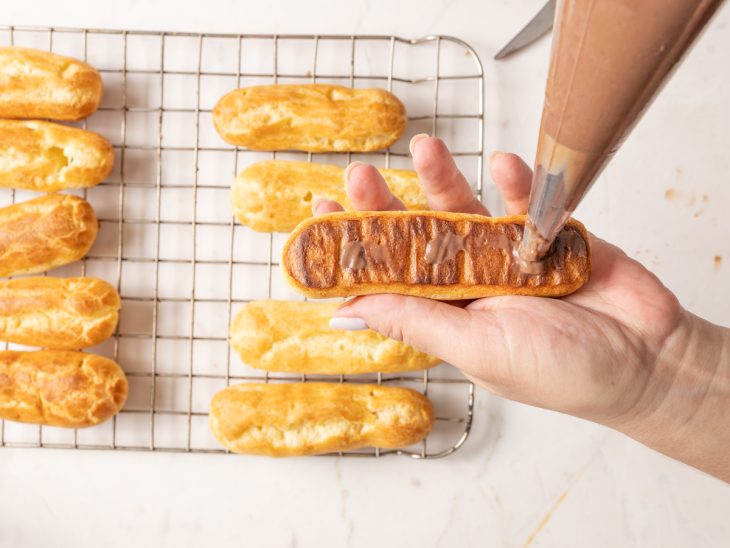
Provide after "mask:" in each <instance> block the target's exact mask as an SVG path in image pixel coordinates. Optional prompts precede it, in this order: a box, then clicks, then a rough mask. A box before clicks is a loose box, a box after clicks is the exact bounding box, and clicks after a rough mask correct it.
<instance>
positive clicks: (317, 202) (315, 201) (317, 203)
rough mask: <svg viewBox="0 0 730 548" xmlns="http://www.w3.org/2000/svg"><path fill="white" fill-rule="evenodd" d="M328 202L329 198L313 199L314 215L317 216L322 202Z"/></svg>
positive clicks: (318, 197) (316, 197) (319, 197)
mask: <svg viewBox="0 0 730 548" xmlns="http://www.w3.org/2000/svg"><path fill="white" fill-rule="evenodd" d="M328 200H329V198H328V197H327V196H315V197H314V198H313V199H312V213H314V214H315V215H316V214H317V208H318V207H319V204H321V203H322V202H326V201H328Z"/></svg>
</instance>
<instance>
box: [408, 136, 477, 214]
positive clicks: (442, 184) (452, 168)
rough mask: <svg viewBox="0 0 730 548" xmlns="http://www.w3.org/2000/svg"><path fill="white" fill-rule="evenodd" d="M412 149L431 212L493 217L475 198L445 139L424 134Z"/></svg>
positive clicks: (413, 141)
mask: <svg viewBox="0 0 730 548" xmlns="http://www.w3.org/2000/svg"><path fill="white" fill-rule="evenodd" d="M409 148H410V150H411V154H412V155H413V165H414V166H415V168H416V171H417V172H418V178H419V179H420V180H421V185H422V186H423V191H424V192H425V193H426V198H427V199H428V204H429V206H430V207H431V209H433V210H435V211H453V212H457V213H478V214H480V215H489V214H490V213H489V210H487V208H486V206H485V205H484V204H482V203H481V202H480V201H479V199H478V198H477V197H476V195H475V194H474V191H473V190H472V188H471V186H470V185H469V182H468V181H467V180H466V177H464V175H462V173H461V172H460V171H459V168H458V167H457V166H456V162H454V158H453V157H452V156H451V153H450V152H449V149H448V148H447V147H446V145H445V144H444V142H443V141H442V140H441V139H438V138H436V137H429V136H428V135H427V134H425V133H421V134H419V135H415V136H414V137H413V138H412V139H411V143H410V145H409Z"/></svg>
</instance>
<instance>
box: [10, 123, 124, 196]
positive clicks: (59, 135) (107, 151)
mask: <svg viewBox="0 0 730 548" xmlns="http://www.w3.org/2000/svg"><path fill="white" fill-rule="evenodd" d="M113 166H114V152H113V150H112V147H111V145H110V144H109V141H107V140H106V139H104V137H102V136H101V135H99V134H97V133H94V132H92V131H86V130H83V129H78V128H74V127H68V126H64V125H61V124H54V123H51V122H40V121H37V120H30V121H23V120H0V186H2V187H8V188H22V189H28V190H37V191H40V192H55V191H56V190H63V189H67V188H86V187H90V186H94V185H96V184H99V183H100V182H102V181H103V180H104V179H105V178H106V176H107V175H109V173H110V172H111V170H112V167H113Z"/></svg>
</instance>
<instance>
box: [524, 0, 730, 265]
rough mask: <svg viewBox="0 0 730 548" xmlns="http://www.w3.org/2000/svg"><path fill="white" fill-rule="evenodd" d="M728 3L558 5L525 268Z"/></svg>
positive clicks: (590, 0) (568, 0) (580, 1)
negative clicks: (702, 31)
mask: <svg viewBox="0 0 730 548" xmlns="http://www.w3.org/2000/svg"><path fill="white" fill-rule="evenodd" d="M721 3H722V0H562V1H559V2H558V8H557V12H556V20H555V26H554V29H555V30H554V38H553V46H552V55H551V61H550V71H549V73H548V79H547V87H546V90H545V104H544V107H543V113H542V123H541V126H540V136H539V141H538V147H537V155H536V159H535V173H534V176H533V181H532V192H531V195H530V206H529V211H528V215H529V219H528V221H527V223H526V224H525V234H524V237H523V239H522V242H521V245H520V247H519V257H520V264H521V265H522V268H523V270H524V271H525V272H530V271H534V270H539V269H540V266H539V263H540V261H541V259H542V258H543V257H545V255H546V254H547V253H548V252H549V250H550V247H551V244H552V242H553V240H554V239H555V236H556V235H557V233H558V231H559V230H560V228H561V227H562V226H563V225H564V224H565V221H566V220H567V219H568V217H570V214H571V213H572V212H573V210H575V208H576V206H577V205H578V203H579V202H580V200H581V199H582V198H583V196H584V195H585V193H586V192H587V191H588V189H589V188H590V186H591V185H592V184H593V181H594V180H595V179H596V177H597V176H598V175H599V173H600V172H601V170H602V169H603V167H604V166H605V165H606V163H607V162H608V161H609V159H610V158H611V156H612V155H613V154H614V153H615V152H616V150H617V149H618V148H619V146H620V145H621V143H622V141H623V140H624V138H625V137H626V135H627V134H628V133H629V131H630V130H631V128H632V127H633V126H634V124H635V123H636V122H637V120H638V119H639V117H640V116H641V114H642V112H643V111H644V110H645V109H646V107H647V106H648V104H649V103H650V102H651V100H652V99H653V98H654V96H656V94H657V92H658V91H659V90H660V89H661V87H662V84H663V83H664V82H666V80H667V78H668V76H669V75H670V74H671V73H672V70H673V69H674V68H675V67H676V66H677V64H678V63H679V61H680V60H681V59H682V56H683V55H684V53H685V52H686V51H687V50H688V48H689V46H690V45H691V44H692V43H693V42H694V41H695V39H696V38H697V36H698V35H699V34H700V31H701V30H702V29H703V28H704V27H705V25H706V24H707V22H708V21H709V19H710V17H711V16H712V15H713V14H714V13H715V11H716V10H717V8H718V7H719V6H720V4H721ZM535 263H537V264H535Z"/></svg>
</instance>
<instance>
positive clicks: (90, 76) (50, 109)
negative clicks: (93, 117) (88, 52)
mask: <svg viewBox="0 0 730 548" xmlns="http://www.w3.org/2000/svg"><path fill="white" fill-rule="evenodd" d="M102 91H103V84H102V81H101V76H100V75H99V73H98V72H97V71H96V69H94V68H93V67H91V66H90V65H87V64H86V63H83V62H81V61H77V60H76V59H72V58H70V57H64V56H62V55H56V54H55V53H50V52H47V51H41V50H37V49H30V48H19V47H14V46H10V47H2V48H0V117H1V118H50V119H52V120H80V119H81V118H85V117H87V116H89V115H90V114H93V113H94V112H95V111H96V109H97V108H98V107H99V102H100V101H101V94H102Z"/></svg>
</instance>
